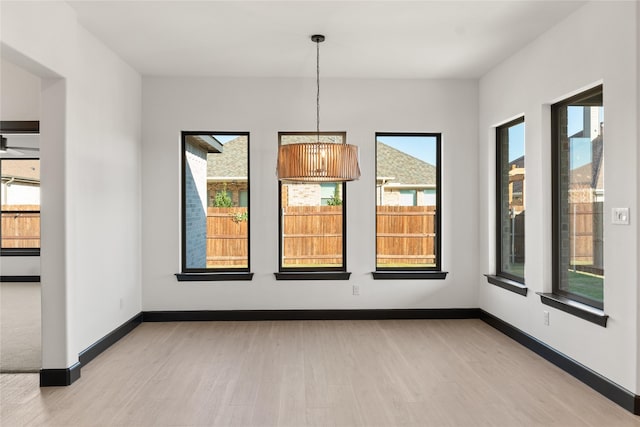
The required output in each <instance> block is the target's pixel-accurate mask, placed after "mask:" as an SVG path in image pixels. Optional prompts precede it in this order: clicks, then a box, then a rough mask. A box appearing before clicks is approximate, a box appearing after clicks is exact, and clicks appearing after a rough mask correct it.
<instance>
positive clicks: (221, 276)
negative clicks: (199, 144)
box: [176, 131, 253, 282]
mask: <svg viewBox="0 0 640 427" xmlns="http://www.w3.org/2000/svg"><path fill="white" fill-rule="evenodd" d="M189 135H211V136H215V135H234V136H236V135H237V136H246V138H247V213H248V217H247V266H246V267H236V268H212V267H209V268H188V267H187V266H186V265H187V259H186V257H187V241H186V232H187V230H186V228H187V224H186V221H185V218H186V202H187V201H186V198H187V194H186V179H185V173H186V162H187V156H186V151H185V149H186V139H187V138H186V137H187V136H189ZM250 144H251V135H250V132H248V131H238V132H234V131H181V132H180V158H181V161H180V181H181V182H180V193H181V194H180V205H181V206H180V215H181V217H180V228H181V244H180V247H181V254H180V263H181V265H180V271H181V272H180V273H177V274H176V277H177V279H178V281H187V282H193V281H227V280H229V281H237V280H251V279H252V278H253V273H251V238H250V237H251V178H250V176H251V170H250V168H251V166H250V165H251V161H250V156H251V150H250Z"/></svg>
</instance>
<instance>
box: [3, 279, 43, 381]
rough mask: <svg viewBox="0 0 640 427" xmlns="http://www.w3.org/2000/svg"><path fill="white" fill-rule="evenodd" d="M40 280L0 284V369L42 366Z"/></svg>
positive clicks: (33, 368) (27, 368) (36, 367)
mask: <svg viewBox="0 0 640 427" xmlns="http://www.w3.org/2000/svg"><path fill="white" fill-rule="evenodd" d="M40 306H41V304H40V283H4V282H3V283H0V372H2V373H7V372H38V371H39V370H40V367H41V366H42V352H41V345H42V344H41V334H42V332H41V324H40V319H41V317H40V316H41V314H40Z"/></svg>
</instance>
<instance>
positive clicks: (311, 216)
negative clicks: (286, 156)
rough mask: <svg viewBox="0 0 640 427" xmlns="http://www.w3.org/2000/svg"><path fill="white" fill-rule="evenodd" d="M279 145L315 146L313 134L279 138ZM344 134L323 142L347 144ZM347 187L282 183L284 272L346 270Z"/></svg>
mask: <svg viewBox="0 0 640 427" xmlns="http://www.w3.org/2000/svg"><path fill="white" fill-rule="evenodd" d="M279 138H280V144H282V145H286V144H294V143H302V142H305V143H306V142H316V141H318V135H317V134H316V133H315V132H314V133H286V132H281V133H280V134H279ZM345 138H346V135H345V134H344V133H329V132H322V133H321V134H320V135H319V140H320V142H327V143H336V144H342V143H344V141H345ZM344 189H345V184H344V183H336V182H325V183H291V182H280V221H281V233H282V234H281V236H280V237H281V239H280V247H281V251H280V253H281V260H280V269H281V270H286V269H289V270H302V271H304V270H307V271H313V270H344V269H345V264H344V238H343V227H344V203H343V194H344Z"/></svg>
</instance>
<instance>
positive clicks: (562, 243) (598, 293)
mask: <svg viewBox="0 0 640 427" xmlns="http://www.w3.org/2000/svg"><path fill="white" fill-rule="evenodd" d="M551 112H552V127H553V135H552V136H553V157H554V169H553V238H554V245H553V246H554V247H553V261H554V264H553V291H554V293H556V294H559V295H562V296H565V297H568V298H571V299H573V300H576V301H579V302H582V303H585V304H588V305H591V306H593V307H596V308H600V309H602V308H603V289H604V260H603V252H604V245H603V243H604V239H603V228H604V227H603V226H604V216H603V205H604V150H603V148H604V132H603V131H604V110H603V104H602V86H599V87H596V88H594V89H591V90H589V91H587V92H584V93H581V94H579V95H577V96H574V97H572V98H569V99H566V100H564V101H561V102H559V103H557V104H554V105H553V106H552V109H551Z"/></svg>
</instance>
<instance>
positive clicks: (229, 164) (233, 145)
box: [207, 135, 249, 180]
mask: <svg viewBox="0 0 640 427" xmlns="http://www.w3.org/2000/svg"><path fill="white" fill-rule="evenodd" d="M248 148H249V147H248V144H247V137H246V136H245V135H242V136H239V137H237V138H235V139H232V140H231V141H229V142H227V143H225V144H224V145H223V147H222V152H221V153H210V154H209V155H208V156H207V158H208V160H207V178H209V179H211V178H233V179H234V180H238V179H244V180H246V179H247V175H248V167H249V166H248V161H247V159H248Z"/></svg>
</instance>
